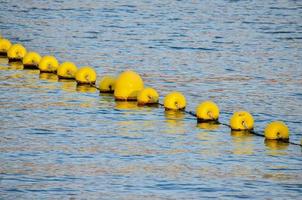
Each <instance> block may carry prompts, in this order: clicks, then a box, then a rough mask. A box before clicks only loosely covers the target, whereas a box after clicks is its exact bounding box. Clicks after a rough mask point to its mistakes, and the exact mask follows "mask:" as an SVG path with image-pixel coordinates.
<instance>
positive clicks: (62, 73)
mask: <svg viewBox="0 0 302 200" xmlns="http://www.w3.org/2000/svg"><path fill="white" fill-rule="evenodd" d="M77 71H78V68H77V66H76V65H75V64H74V63H73V62H63V63H62V64H60V65H59V67H58V69H57V75H58V77H59V79H74V78H75V74H76V72H77Z"/></svg>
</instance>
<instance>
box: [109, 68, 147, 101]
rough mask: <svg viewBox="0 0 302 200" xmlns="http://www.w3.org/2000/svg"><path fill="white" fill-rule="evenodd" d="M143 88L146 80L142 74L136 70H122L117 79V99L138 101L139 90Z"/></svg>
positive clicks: (115, 93) (115, 92)
mask: <svg viewBox="0 0 302 200" xmlns="http://www.w3.org/2000/svg"><path fill="white" fill-rule="evenodd" d="M143 88H144V82H143V80H142V78H141V77H140V75H138V74H137V73H136V72H134V71H125V72H122V73H121V74H120V75H119V76H118V78H117V79H116V81H115V90H114V97H115V100H119V101H136V100H137V95H138V93H139V91H141V90H142V89H143Z"/></svg>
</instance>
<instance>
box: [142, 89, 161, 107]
mask: <svg viewBox="0 0 302 200" xmlns="http://www.w3.org/2000/svg"><path fill="white" fill-rule="evenodd" d="M158 98H159V95H158V93H157V91H156V90H155V89H153V88H151V87H149V88H144V89H143V90H141V91H140V92H139V93H138V95H137V103H138V105H152V104H158Z"/></svg>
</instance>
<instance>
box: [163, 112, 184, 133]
mask: <svg viewBox="0 0 302 200" xmlns="http://www.w3.org/2000/svg"><path fill="white" fill-rule="evenodd" d="M165 117H166V120H165V122H166V123H167V125H168V129H166V130H165V133H167V134H185V133H186V130H185V129H184V128H183V119H184V117H185V113H184V112H182V111H179V110H165Z"/></svg>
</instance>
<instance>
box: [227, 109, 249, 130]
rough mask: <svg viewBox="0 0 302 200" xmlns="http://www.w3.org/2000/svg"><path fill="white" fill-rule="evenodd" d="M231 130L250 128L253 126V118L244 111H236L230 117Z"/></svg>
mask: <svg viewBox="0 0 302 200" xmlns="http://www.w3.org/2000/svg"><path fill="white" fill-rule="evenodd" d="M230 126H231V129H232V130H252V129H253V128H254V118H253V116H252V115H251V114H250V113H249V112H246V111H238V112H235V113H234V114H233V116H232V117H231V119H230Z"/></svg>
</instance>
